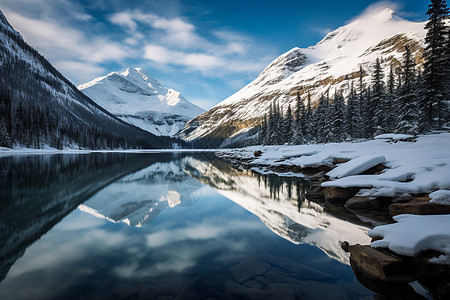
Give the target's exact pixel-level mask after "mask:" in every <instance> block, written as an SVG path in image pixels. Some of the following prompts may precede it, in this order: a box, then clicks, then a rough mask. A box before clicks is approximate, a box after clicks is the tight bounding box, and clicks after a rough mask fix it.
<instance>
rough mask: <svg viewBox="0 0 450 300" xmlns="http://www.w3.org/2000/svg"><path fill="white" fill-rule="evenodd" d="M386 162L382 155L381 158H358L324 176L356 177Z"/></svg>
mask: <svg viewBox="0 0 450 300" xmlns="http://www.w3.org/2000/svg"><path fill="white" fill-rule="evenodd" d="M385 160H386V157H384V155H381V156H360V157H358V158H355V159H352V160H350V161H348V162H346V163H343V164H341V165H339V166H337V167H336V168H334V169H333V170H331V171H330V172H328V173H327V174H326V175H327V176H329V177H330V178H342V177H347V176H350V175H356V174H359V173H361V172H364V171H366V170H368V169H370V168H372V167H375V166H376V165H378V164H381V163H382V162H384V161H385Z"/></svg>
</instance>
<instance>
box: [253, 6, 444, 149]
mask: <svg viewBox="0 0 450 300" xmlns="http://www.w3.org/2000/svg"><path fill="white" fill-rule="evenodd" d="M448 12H449V11H448V8H447V4H446V2H445V0H432V1H431V4H430V6H429V9H428V11H427V14H428V16H429V21H428V22H427V24H426V27H425V28H426V29H427V35H426V40H425V41H426V47H425V52H424V59H425V64H424V67H423V71H422V70H421V69H420V68H419V67H418V66H417V65H416V63H415V60H414V58H413V56H412V54H411V50H410V48H409V47H408V46H405V49H404V54H403V57H402V60H401V62H400V66H399V67H396V68H394V66H393V63H392V61H391V66H390V70H389V74H384V73H383V68H382V63H383V62H384V61H383V60H382V59H381V58H378V59H377V60H376V61H375V63H374V65H373V72H372V74H371V82H370V84H368V85H367V86H365V85H364V81H363V76H364V71H363V69H362V66H361V67H360V71H359V80H357V81H356V82H353V81H352V82H350V87H349V91H348V92H347V94H348V96H347V97H346V99H345V98H344V96H343V92H342V91H338V92H336V93H335V94H334V95H332V96H331V97H330V95H328V94H327V95H322V96H321V98H320V100H319V102H318V104H317V107H316V108H315V109H313V108H312V107H311V96H310V94H309V93H308V92H306V93H305V94H304V96H303V99H302V97H301V95H300V92H297V99H296V101H295V103H296V105H295V106H296V107H295V109H294V113H292V108H291V105H289V106H288V107H287V109H286V110H284V111H283V110H282V108H281V107H280V106H279V103H277V102H276V101H274V102H273V103H272V104H271V106H270V109H269V112H268V114H267V115H266V116H265V117H264V119H263V121H262V124H261V125H260V126H259V132H258V138H257V141H255V142H257V143H261V144H265V145H275V144H285V143H290V144H304V143H328V142H343V141H348V140H355V139H365V138H372V137H374V136H376V135H379V134H382V133H392V132H394V133H404V134H412V135H416V134H419V133H423V132H428V131H430V130H433V129H441V128H442V125H443V124H445V122H448V121H449V119H450V118H449V116H450V112H449V105H448V104H449V101H450V29H449V26H448V25H446V23H445V20H447V19H448Z"/></svg>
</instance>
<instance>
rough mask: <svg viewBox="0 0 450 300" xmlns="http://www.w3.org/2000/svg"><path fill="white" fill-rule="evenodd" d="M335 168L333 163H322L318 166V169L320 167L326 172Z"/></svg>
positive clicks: (320, 169)
mask: <svg viewBox="0 0 450 300" xmlns="http://www.w3.org/2000/svg"><path fill="white" fill-rule="evenodd" d="M333 168H334V166H333V165H331V166H330V165H320V166H318V167H317V169H319V171H324V172H325V173H326V172H328V171H331V170H332V169H333Z"/></svg>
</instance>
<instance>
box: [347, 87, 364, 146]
mask: <svg viewBox="0 0 450 300" xmlns="http://www.w3.org/2000/svg"><path fill="white" fill-rule="evenodd" d="M360 113H361V112H360V109H359V101H358V98H357V95H356V92H355V88H354V86H353V81H352V82H351V83H350V94H349V96H348V100H347V106H346V109H345V133H346V134H347V136H348V137H349V138H350V139H356V138H360V137H361V136H362V132H361V129H360V127H359V126H360V124H361V123H362V122H361V114H360Z"/></svg>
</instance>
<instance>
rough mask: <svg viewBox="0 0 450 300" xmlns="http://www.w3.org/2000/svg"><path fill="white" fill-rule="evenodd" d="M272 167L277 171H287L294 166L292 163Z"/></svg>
mask: <svg viewBox="0 0 450 300" xmlns="http://www.w3.org/2000/svg"><path fill="white" fill-rule="evenodd" d="M270 169H271V170H272V171H275V172H280V173H286V172H290V171H292V169H293V167H292V166H291V165H277V166H273V167H271V168H270Z"/></svg>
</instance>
